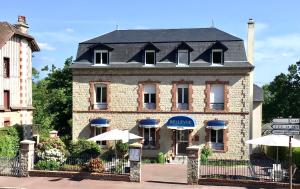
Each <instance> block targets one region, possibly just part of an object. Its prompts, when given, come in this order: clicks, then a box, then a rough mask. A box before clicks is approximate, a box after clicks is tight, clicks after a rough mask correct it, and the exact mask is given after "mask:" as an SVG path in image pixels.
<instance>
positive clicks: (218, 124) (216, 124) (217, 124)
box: [206, 120, 227, 130]
mask: <svg viewBox="0 0 300 189" xmlns="http://www.w3.org/2000/svg"><path fill="white" fill-rule="evenodd" d="M206 128H208V129H214V130H220V129H227V126H226V122H225V121H223V120H210V121H208V122H207V125H206Z"/></svg>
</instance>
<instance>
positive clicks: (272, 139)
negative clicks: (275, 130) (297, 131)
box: [246, 135, 300, 160]
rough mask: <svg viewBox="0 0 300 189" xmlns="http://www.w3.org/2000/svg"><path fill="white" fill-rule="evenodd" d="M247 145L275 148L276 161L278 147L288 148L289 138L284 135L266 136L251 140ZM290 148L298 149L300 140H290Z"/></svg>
mask: <svg viewBox="0 0 300 189" xmlns="http://www.w3.org/2000/svg"><path fill="white" fill-rule="evenodd" d="M246 143H247V144H256V145H264V146H277V160H278V146H285V147H288V146H289V136H286V135H267V136H263V137H259V138H255V139H252V140H247V141H246ZM292 147H300V140H297V139H294V138H292Z"/></svg>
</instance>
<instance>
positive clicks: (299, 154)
mask: <svg viewBox="0 0 300 189" xmlns="http://www.w3.org/2000/svg"><path fill="white" fill-rule="evenodd" d="M266 153H267V155H268V157H270V158H272V159H274V160H276V158H277V147H275V146H268V147H266ZM292 153H293V154H292V157H293V162H294V163H295V164H296V165H297V167H300V148H293V151H292ZM278 160H280V161H288V160H289V148H288V147H278Z"/></svg>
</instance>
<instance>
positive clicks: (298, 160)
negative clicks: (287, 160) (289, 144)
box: [293, 148, 300, 168]
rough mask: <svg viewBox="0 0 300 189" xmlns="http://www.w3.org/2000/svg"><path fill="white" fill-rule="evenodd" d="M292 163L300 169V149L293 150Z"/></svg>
mask: <svg viewBox="0 0 300 189" xmlns="http://www.w3.org/2000/svg"><path fill="white" fill-rule="evenodd" d="M293 162H294V163H295V164H296V165H297V167H298V168H299V167H300V148H293Z"/></svg>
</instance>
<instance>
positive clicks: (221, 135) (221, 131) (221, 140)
mask: <svg viewBox="0 0 300 189" xmlns="http://www.w3.org/2000/svg"><path fill="white" fill-rule="evenodd" d="M223 132H224V130H223V129H221V130H218V143H223Z"/></svg>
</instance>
